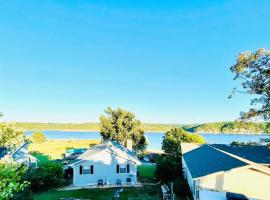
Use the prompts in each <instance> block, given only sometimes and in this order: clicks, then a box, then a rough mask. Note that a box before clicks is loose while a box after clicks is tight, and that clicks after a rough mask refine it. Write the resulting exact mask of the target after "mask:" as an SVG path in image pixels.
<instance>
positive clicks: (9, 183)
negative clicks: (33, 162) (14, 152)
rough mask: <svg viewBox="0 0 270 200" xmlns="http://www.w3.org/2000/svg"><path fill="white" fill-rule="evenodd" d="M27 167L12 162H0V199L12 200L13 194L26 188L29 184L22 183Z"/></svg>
mask: <svg viewBox="0 0 270 200" xmlns="http://www.w3.org/2000/svg"><path fill="white" fill-rule="evenodd" d="M26 170H27V167H26V166H24V165H22V164H15V163H13V162H5V163H1V162H0V180H1V181H0V199H3V200H8V199H13V196H14V194H16V193H18V192H21V191H23V190H24V189H25V188H27V187H28V185H29V182H27V181H23V180H22V177H23V176H24V174H25V173H26Z"/></svg>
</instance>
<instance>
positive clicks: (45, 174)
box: [26, 161, 65, 192]
mask: <svg viewBox="0 0 270 200" xmlns="http://www.w3.org/2000/svg"><path fill="white" fill-rule="evenodd" d="M26 179H27V180H28V181H29V182H30V183H31V185H30V187H31V189H32V191H34V192H35V191H41V190H47V189H50V188H54V187H60V186H63V185H64V182H65V181H64V175H63V166H62V164H61V163H58V162H52V161H49V162H44V163H41V164H40V166H39V168H37V169H33V168H32V169H30V170H29V171H28V173H27V177H26Z"/></svg>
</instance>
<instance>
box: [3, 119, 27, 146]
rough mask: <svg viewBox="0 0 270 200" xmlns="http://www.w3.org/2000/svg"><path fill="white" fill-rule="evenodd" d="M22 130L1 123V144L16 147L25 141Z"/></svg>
mask: <svg viewBox="0 0 270 200" xmlns="http://www.w3.org/2000/svg"><path fill="white" fill-rule="evenodd" d="M25 139H26V138H25V136H24V134H23V132H22V131H20V130H16V129H15V128H14V127H13V126H11V125H9V124H0V146H4V147H7V148H11V149H12V148H16V147H17V146H18V145H20V144H22V143H23V142H24V141H25Z"/></svg>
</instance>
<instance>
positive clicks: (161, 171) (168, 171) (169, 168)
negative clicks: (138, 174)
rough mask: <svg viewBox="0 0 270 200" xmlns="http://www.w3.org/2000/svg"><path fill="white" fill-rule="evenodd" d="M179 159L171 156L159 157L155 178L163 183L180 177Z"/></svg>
mask: <svg viewBox="0 0 270 200" xmlns="http://www.w3.org/2000/svg"><path fill="white" fill-rule="evenodd" d="M181 169H182V168H181V159H179V158H175V157H171V156H160V157H159V158H158V159H157V168H156V176H157V178H158V179H159V180H161V181H162V182H164V183H167V182H170V181H172V180H173V179H174V178H175V176H180V175H181Z"/></svg>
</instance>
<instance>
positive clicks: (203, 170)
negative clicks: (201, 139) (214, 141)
mask: <svg viewBox="0 0 270 200" xmlns="http://www.w3.org/2000/svg"><path fill="white" fill-rule="evenodd" d="M183 157H184V160H185V163H186V165H187V167H188V169H189V172H190V174H191V176H192V178H199V177H203V176H207V175H210V174H213V173H217V172H222V171H229V170H232V169H234V168H238V167H243V166H246V165H247V164H246V163H245V162H242V161H240V160H238V159H236V158H233V157H231V156H229V155H227V154H225V153H222V152H220V151H218V150H216V149H214V148H212V147H210V146H208V145H202V146H200V147H198V148H196V149H193V150H191V151H188V152H186V153H184V154H183Z"/></svg>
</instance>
